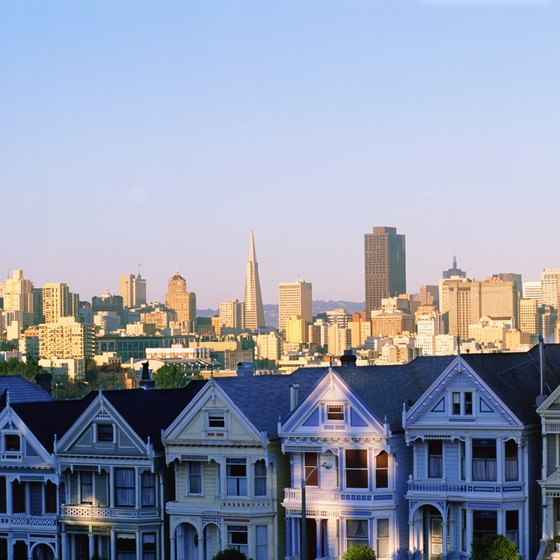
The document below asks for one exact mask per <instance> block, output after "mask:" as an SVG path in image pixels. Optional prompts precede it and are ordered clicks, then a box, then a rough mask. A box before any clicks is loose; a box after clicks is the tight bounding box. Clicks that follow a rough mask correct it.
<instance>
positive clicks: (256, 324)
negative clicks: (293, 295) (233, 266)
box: [244, 232, 265, 331]
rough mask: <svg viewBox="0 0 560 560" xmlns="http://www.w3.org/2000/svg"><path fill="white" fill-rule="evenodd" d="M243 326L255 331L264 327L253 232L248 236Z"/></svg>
mask: <svg viewBox="0 0 560 560" xmlns="http://www.w3.org/2000/svg"><path fill="white" fill-rule="evenodd" d="M244 301H245V328H247V329H249V330H251V331H255V330H257V329H259V328H261V327H264V326H265V325H264V309H263V304H262V295H261V284H260V281H259V265H258V263H257V254H256V251H255V237H254V235H253V232H251V236H250V238H249V256H248V258H247V272H246V275H245V297H244Z"/></svg>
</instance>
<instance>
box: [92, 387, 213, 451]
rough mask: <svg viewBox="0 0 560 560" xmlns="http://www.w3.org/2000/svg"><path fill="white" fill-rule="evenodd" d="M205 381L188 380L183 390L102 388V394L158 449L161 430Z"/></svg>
mask: <svg viewBox="0 0 560 560" xmlns="http://www.w3.org/2000/svg"><path fill="white" fill-rule="evenodd" d="M206 383H207V381H203V380H200V381H191V382H190V383H188V384H187V386H186V387H184V388H182V389H153V390H145V389H131V390H128V391H126V390H120V391H119V390H115V391H103V395H104V396H105V398H106V399H107V400H108V401H109V402H110V403H111V404H112V405H113V406H114V407H115V408H116V409H117V410H118V412H119V413H120V414H121V415H122V416H123V418H124V419H125V420H126V421H127V422H128V424H129V425H130V427H131V428H132V429H133V430H134V431H135V432H136V433H137V434H138V435H139V436H140V438H142V440H144V441H147V440H148V438H150V441H151V442H152V444H153V445H154V448H155V449H156V450H161V449H163V446H162V443H161V430H165V429H166V428H168V427H169V425H170V424H171V423H172V422H173V421H174V420H175V419H176V418H177V416H179V414H180V413H181V412H182V410H183V409H184V408H185V407H186V406H187V405H188V404H189V403H190V402H191V400H192V399H193V398H194V397H195V396H196V394H197V393H198V392H199V391H200V390H201V389H202V387H203V386H204V385H205V384H206Z"/></svg>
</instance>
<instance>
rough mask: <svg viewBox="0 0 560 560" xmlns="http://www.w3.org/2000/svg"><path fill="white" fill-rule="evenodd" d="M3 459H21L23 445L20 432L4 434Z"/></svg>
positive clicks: (2, 443)
mask: <svg viewBox="0 0 560 560" xmlns="http://www.w3.org/2000/svg"><path fill="white" fill-rule="evenodd" d="M1 445H2V455H1V457H2V459H5V460H8V461H21V459H22V445H21V436H20V435H19V434H6V433H4V434H2V442H1Z"/></svg>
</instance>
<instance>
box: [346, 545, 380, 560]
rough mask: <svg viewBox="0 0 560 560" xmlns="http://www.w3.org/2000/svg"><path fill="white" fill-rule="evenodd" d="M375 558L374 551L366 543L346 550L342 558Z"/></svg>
mask: <svg viewBox="0 0 560 560" xmlns="http://www.w3.org/2000/svg"><path fill="white" fill-rule="evenodd" d="M375 558H376V556H375V552H373V550H372V549H371V548H370V547H369V546H368V545H367V544H361V545H358V546H353V547H352V548H350V549H349V550H347V551H346V552H345V553H344V556H343V557H342V560H375Z"/></svg>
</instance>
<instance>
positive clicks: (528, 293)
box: [523, 280, 543, 306]
mask: <svg viewBox="0 0 560 560" xmlns="http://www.w3.org/2000/svg"><path fill="white" fill-rule="evenodd" d="M523 298H524V299H535V300H537V305H538V306H541V305H542V303H543V301H542V282H541V281H540V280H537V281H531V282H523Z"/></svg>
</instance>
